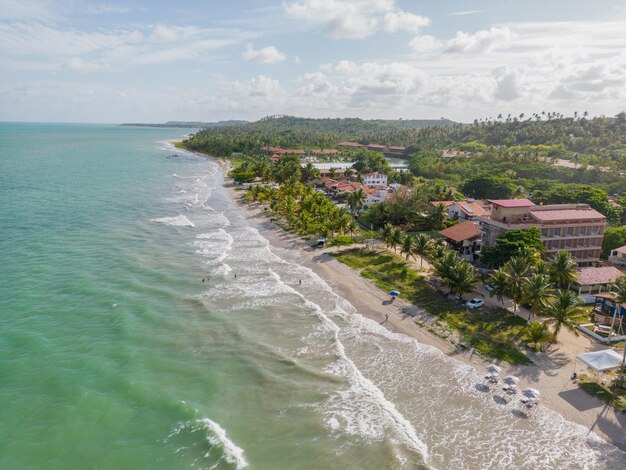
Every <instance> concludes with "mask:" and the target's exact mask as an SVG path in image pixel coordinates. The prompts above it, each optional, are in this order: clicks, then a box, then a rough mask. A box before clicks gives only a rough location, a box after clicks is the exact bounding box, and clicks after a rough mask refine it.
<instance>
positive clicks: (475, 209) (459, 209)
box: [431, 199, 489, 220]
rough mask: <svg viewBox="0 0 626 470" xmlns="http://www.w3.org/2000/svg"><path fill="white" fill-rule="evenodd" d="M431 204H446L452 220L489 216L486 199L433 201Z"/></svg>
mask: <svg viewBox="0 0 626 470" xmlns="http://www.w3.org/2000/svg"><path fill="white" fill-rule="evenodd" d="M431 204H432V205H433V206H438V205H440V204H443V205H444V206H446V208H447V209H448V217H450V219H452V220H474V219H475V218H476V217H485V216H489V209H488V208H487V207H485V201H480V200H478V201H477V200H475V199H468V200H467V201H432V202H431Z"/></svg>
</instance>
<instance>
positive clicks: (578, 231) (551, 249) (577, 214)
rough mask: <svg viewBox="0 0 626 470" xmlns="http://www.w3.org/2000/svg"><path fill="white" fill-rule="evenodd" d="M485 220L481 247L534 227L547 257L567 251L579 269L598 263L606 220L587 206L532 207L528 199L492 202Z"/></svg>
mask: <svg viewBox="0 0 626 470" xmlns="http://www.w3.org/2000/svg"><path fill="white" fill-rule="evenodd" d="M489 202H490V203H491V215H490V216H489V217H477V218H476V220H479V221H480V223H481V228H482V233H483V239H482V243H483V246H493V245H495V243H496V239H497V238H498V237H501V236H502V235H504V233H505V232H507V231H509V230H518V229H527V228H530V227H538V228H539V229H540V230H541V240H542V242H543V244H544V246H545V249H546V256H547V257H550V256H552V255H554V254H555V253H557V252H559V251H568V252H570V253H571V255H572V257H573V258H574V259H575V260H576V262H577V263H578V265H579V266H593V265H595V264H596V263H597V262H598V261H599V260H600V249H601V247H602V238H603V237H604V229H605V227H606V225H607V223H606V218H605V217H604V215H602V214H600V213H599V212H598V211H596V210H594V209H592V208H591V207H589V205H588V204H552V205H545V206H544V205H540V206H537V205H535V204H534V203H533V202H532V201H529V200H528V199H494V200H491V199H490V200H489Z"/></svg>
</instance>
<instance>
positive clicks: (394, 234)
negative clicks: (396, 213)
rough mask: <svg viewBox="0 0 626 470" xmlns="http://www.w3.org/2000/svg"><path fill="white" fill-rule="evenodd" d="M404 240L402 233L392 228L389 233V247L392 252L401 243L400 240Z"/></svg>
mask: <svg viewBox="0 0 626 470" xmlns="http://www.w3.org/2000/svg"><path fill="white" fill-rule="evenodd" d="M403 238H404V233H403V232H402V230H400V229H399V228H394V229H393V230H392V231H391V237H390V238H389V245H390V246H391V248H393V251H396V247H397V246H398V245H400V244H401V243H402V239H403Z"/></svg>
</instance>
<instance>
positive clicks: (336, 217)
mask: <svg viewBox="0 0 626 470" xmlns="http://www.w3.org/2000/svg"><path fill="white" fill-rule="evenodd" d="M245 198H246V201H247V202H248V203H253V202H257V203H260V204H263V205H265V209H266V211H269V212H271V213H272V214H273V215H274V217H275V219H276V220H277V222H280V221H284V222H285V223H286V224H287V226H288V227H289V228H290V229H291V230H293V231H295V232H297V233H298V234H299V235H301V236H303V237H310V236H317V235H320V236H324V237H327V236H332V235H334V234H336V233H339V234H341V235H345V234H346V233H350V234H353V233H354V232H356V231H357V226H356V223H355V222H354V220H353V218H352V216H351V215H350V213H349V212H348V211H347V210H346V209H342V208H339V207H337V206H336V205H335V204H333V202H332V201H331V200H330V199H328V198H326V197H325V196H324V195H323V194H320V193H318V192H316V191H315V190H314V189H313V188H312V187H311V186H307V185H305V184H302V183H300V182H297V181H296V182H290V183H288V184H284V185H282V186H280V187H277V186H260V185H256V186H252V187H251V188H250V189H249V190H248V191H247V193H246V196H245ZM338 243H339V242H338Z"/></svg>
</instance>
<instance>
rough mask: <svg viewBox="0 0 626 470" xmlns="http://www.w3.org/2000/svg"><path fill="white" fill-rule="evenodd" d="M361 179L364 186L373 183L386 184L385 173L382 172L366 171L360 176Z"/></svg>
mask: <svg viewBox="0 0 626 470" xmlns="http://www.w3.org/2000/svg"><path fill="white" fill-rule="evenodd" d="M361 181H363V184H364V185H365V186H371V185H374V184H376V185H383V186H387V175H386V174H384V173H366V174H364V175H362V176H361Z"/></svg>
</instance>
